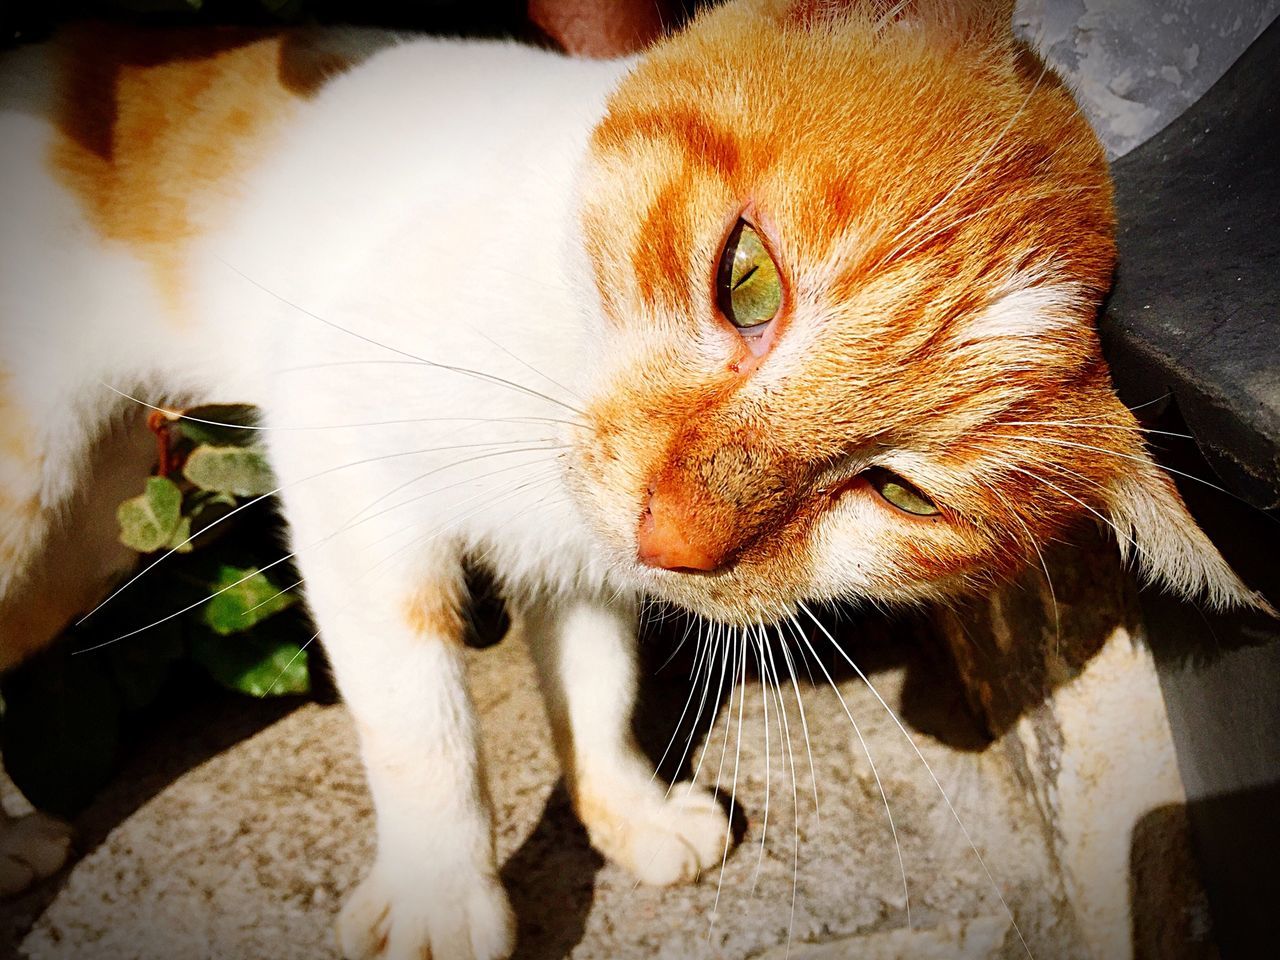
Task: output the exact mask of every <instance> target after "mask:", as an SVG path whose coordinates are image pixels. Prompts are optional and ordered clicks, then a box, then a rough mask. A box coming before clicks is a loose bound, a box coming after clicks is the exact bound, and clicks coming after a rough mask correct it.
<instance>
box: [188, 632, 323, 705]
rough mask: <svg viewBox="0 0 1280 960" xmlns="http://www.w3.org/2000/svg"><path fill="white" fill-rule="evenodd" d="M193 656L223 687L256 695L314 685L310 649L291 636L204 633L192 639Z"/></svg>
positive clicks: (301, 690)
mask: <svg viewBox="0 0 1280 960" xmlns="http://www.w3.org/2000/svg"><path fill="white" fill-rule="evenodd" d="M191 657H192V659H193V660H195V661H196V662H197V663H199V664H200V665H201V666H203V667H204V668H205V669H206V670H207V671H209V675H210V676H211V677H213V679H214V680H216V681H217V682H218V683H220V684H222V685H223V686H224V687H228V688H230V689H232V690H238V691H240V692H241V693H247V694H250V695H252V696H255V697H266V696H281V695H284V694H301V693H307V692H309V691H310V689H311V675H310V670H309V669H308V664H307V653H306V651H305V650H304V649H303V648H302V647H301V646H300V645H298V644H297V643H294V642H292V641H289V640H278V639H273V638H270V637H260V636H258V635H256V634H245V635H241V636H236V637H219V636H216V635H214V634H201V635H199V636H197V637H195V638H193V639H192V641H191Z"/></svg>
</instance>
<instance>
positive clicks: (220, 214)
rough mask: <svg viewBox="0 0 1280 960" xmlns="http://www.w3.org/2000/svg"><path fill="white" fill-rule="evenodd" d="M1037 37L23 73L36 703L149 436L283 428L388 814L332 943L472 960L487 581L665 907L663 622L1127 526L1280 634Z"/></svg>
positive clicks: (860, 29) (911, 18)
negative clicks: (127, 426) (1251, 582)
mask: <svg viewBox="0 0 1280 960" xmlns="http://www.w3.org/2000/svg"><path fill="white" fill-rule="evenodd" d="M1010 16H1011V4H1009V3H1008V2H1007V0H989V2H988V0H969V2H965V3H954V2H944V0H917V2H905V3H896V4H890V3H885V2H876V0H845V2H821V0H730V2H728V3H726V4H724V5H723V6H719V7H714V8H709V9H706V10H704V11H702V12H700V13H699V14H698V15H697V16H696V17H695V18H694V19H693V20H692V22H691V23H689V24H688V25H687V26H686V27H684V28H683V29H682V30H680V31H679V32H677V33H675V34H673V35H671V36H669V37H667V38H664V39H663V40H661V41H660V42H659V43H657V44H656V45H655V46H653V47H652V48H651V49H650V50H648V51H647V52H646V53H644V54H643V55H641V56H639V57H638V58H633V59H625V60H618V61H610V62H591V61H583V60H573V59H569V58H565V57H562V56H559V55H556V54H553V53H549V52H546V51H541V50H536V49H532V48H526V47H521V46H517V45H514V44H504V43H463V42H459V41H447V40H435V39H404V38H388V37H386V36H385V35H381V34H374V33H366V32H359V31H345V30H333V31H309V32H304V33H298V34H284V35H279V34H265V33H255V32H245V31H221V32H220V31H210V32H206V33H202V34H196V35H183V36H177V35H173V34H169V33H150V34H143V33H137V34H117V33H113V32H110V31H104V30H96V29H87V30H81V31H78V32H77V31H72V32H68V33H67V34H65V35H64V36H62V38H61V39H59V40H58V41H56V42H55V43H54V44H52V45H50V46H45V47H34V48H29V49H23V50H19V51H16V52H13V53H10V54H8V55H7V57H6V58H5V61H4V63H3V66H2V67H0V109H2V110H3V112H2V113H0V157H2V159H0V164H2V169H3V178H2V180H0V210H3V211H5V220H4V222H3V227H2V228H0V246H2V254H3V256H2V257H0V345H2V348H3V352H2V353H0V357H2V358H3V359H2V360H0V424H2V425H3V426H2V427H0V429H2V430H3V433H2V434H0V439H3V444H2V445H0V477H2V478H3V480H2V485H0V612H2V613H3V619H0V645H2V647H3V649H4V650H6V651H8V654H7V662H14V661H15V660H17V659H19V658H20V657H21V656H22V655H24V654H25V653H26V652H28V651H30V650H32V649H35V648H37V647H38V646H39V645H40V644H42V643H44V642H46V641H47V640H48V639H49V637H50V636H52V634H53V633H55V632H56V627H57V626H60V625H61V624H63V623H65V622H66V621H67V620H68V619H70V618H72V617H73V616H75V615H77V614H79V613H81V612H83V611H84V610H86V609H88V608H90V607H92V606H93V605H94V603H95V602H96V601H97V600H98V599H99V597H100V595H101V593H102V592H103V589H104V586H105V585H106V584H107V583H108V582H109V580H110V577H111V575H112V574H113V572H116V571H118V570H119V569H121V566H122V564H123V563H124V562H125V561H124V559H122V557H121V556H120V555H119V553H118V551H117V550H116V548H115V547H114V546H113V545H112V538H113V536H114V520H113V517H112V516H111V514H110V512H109V510H106V509H105V508H103V507H101V505H98V506H96V507H95V504H97V502H98V501H107V500H110V499H111V498H107V497H101V496H98V497H95V496H87V495H86V494H85V493H84V490H85V489H86V487H85V482H86V478H87V476H88V474H89V472H90V468H89V467H88V466H87V464H88V463H89V462H90V461H91V460H93V459H95V458H98V457H99V455H98V454H97V453H95V451H97V450H99V449H100V448H101V446H102V442H103V440H104V438H106V437H108V436H109V435H111V434H112V431H114V430H118V429H119V423H120V420H121V418H123V417H126V416H128V415H129V414H130V412H134V413H136V411H137V410H138V408H139V406H140V405H152V406H154V407H157V408H170V407H174V408H181V407H183V406H185V405H188V404H191V403H195V402H201V401H211V400H222V401H227V400H234V401H243V402H250V403H254V404H256V405H258V406H259V407H260V408H261V409H262V411H263V416H264V435H265V441H266V444H267V447H268V451H269V455H270V458H271V462H272V465H273V467H274V469H275V471H276V475H277V477H278V478H279V490H278V493H279V497H280V502H281V506H282V509H283V512H284V515H285V517H286V518H287V521H288V523H289V527H290V531H291V534H290V535H291V538H292V541H291V552H292V553H293V555H294V556H295V559H296V562H297V564H298V566H299V568H300V570H301V572H302V574H303V576H304V577H305V580H306V583H305V591H306V599H307V602H308V604H309V606H310V609H311V612H312V613H313V615H314V617H315V621H316V623H317V625H318V627H319V630H320V633H321V637H322V639H323V642H324V645H325V650H326V652H327V654H328V656H329V659H330V661H331V663H332V666H333V669H334V672H335V676H336V679H337V682H338V685H339V688H340V690H341V693H342V695H343V697H344V699H345V701H346V702H347V704H348V705H349V708H350V712H351V715H352V717H353V720H354V722H355V725H356V728H357V730H358V732H359V737H360V743H361V749H362V754H363V758H364V762H365V766H366V771H367V775H368V782H369V787H370V790H371V793H372V796H373V799H374V804H375V808H376V810H377V854H376V858H375V860H374V863H373V865H372V868H371V870H370V872H369V874H368V876H367V878H366V879H365V880H364V881H363V882H362V883H361V884H360V885H359V887H358V888H357V889H356V890H355V891H354V892H353V893H352V894H351V895H350V897H349V899H348V901H347V903H346V905H345V906H344V907H343V909H342V912H341V914H340V916H339V918H338V936H339V940H340V944H341V947H342V950H343V952H344V954H345V955H346V956H348V957H372V956H387V957H391V958H396V960H399V958H410V957H412V958H418V957H423V956H431V957H434V958H436V960H455V958H480V960H490V958H498V957H505V956H507V955H509V953H510V952H511V950H512V949H513V937H514V932H513V931H514V924H513V918H512V915H511V911H510V908H509V906H508V903H507V899H506V896H505V894H504V892H503V889H502V885H501V883H500V881H499V878H498V873H497V865H496V863H495V859H494V849H493V840H492V835H491V826H490V815H489V809H488V807H489V801H488V798H487V792H486V788H485V782H484V777H483V773H482V770H481V767H480V763H479V758H478V756H477V746H476V731H475V723H474V720H473V718H472V715H471V711H470V708H469V705H468V701H467V693H466V686H465V681H464V676H463V667H462V652H461V649H460V643H459V638H460V637H461V635H462V632H463V625H462V622H461V620H460V614H459V599H460V595H461V592H462V573H461V571H462V561H463V560H464V559H470V560H473V561H476V562H481V563H483V564H484V565H486V566H488V567H490V568H492V569H493V570H494V571H495V573H496V576H497V577H498V580H499V582H500V583H501V585H502V588H503V590H504V593H505V595H506V596H507V598H508V600H509V601H510V603H511V604H512V606H513V609H514V610H515V611H516V612H517V615H518V616H519V618H520V620H521V623H522V626H523V630H524V632H525V633H526V634H527V635H528V636H529V637H530V639H531V644H532V648H533V653H534V659H535V661H536V663H537V666H538V671H539V675H540V680H541V683H542V686H543V688H544V694H545V697H546V703H547V708H548V713H549V716H550V717H551V720H552V727H553V730H554V734H555V739H556V744H557V750H558V753H559V756H560V760H561V763H562V765H563V768H564V772H565V779H566V782H567V784H568V785H569V789H570V793H571V795H572V798H573V801H574V805H575V808H576V810H577V811H578V814H579V815H580V817H581V819H582V821H583V823H584V824H585V826H586V827H587V830H588V833H589V835H590V838H591V841H592V843H593V844H594V845H595V846H596V847H597V848H598V849H599V850H600V851H601V852H602V853H603V854H605V855H606V856H608V857H610V858H612V859H613V860H615V861H617V862H619V863H621V864H623V865H624V866H626V867H628V868H629V869H630V870H631V871H632V872H633V873H634V874H635V875H636V877H637V878H638V879H640V880H642V881H645V882H649V883H656V884H668V883H679V882H686V881H692V880H695V879H696V878H697V877H698V876H699V875H700V874H701V873H703V872H704V871H707V870H710V869H712V868H713V867H714V866H716V865H717V864H718V863H719V862H720V859H721V856H722V855H723V852H724V850H725V845H726V844H727V843H729V842H730V839H731V831H730V829H729V824H728V822H727V819H726V815H725V812H724V810H723V809H722V807H721V806H720V804H719V803H718V802H717V800H716V799H715V797H713V796H712V795H711V794H710V793H709V792H707V791H705V790H703V789H702V788H701V787H691V788H689V789H679V790H674V791H671V792H670V793H668V791H667V790H666V789H665V788H664V785H662V784H659V783H658V782H656V781H655V780H654V779H653V776H652V769H651V766H650V765H649V761H648V760H646V759H645V758H644V757H643V756H642V755H641V753H640V751H639V750H638V749H637V747H636V745H635V744H634V742H633V739H632V735H631V732H630V715H631V709H632V705H633V699H634V690H635V680H636V678H635V666H634V661H633V645H634V639H635V630H636V616H637V608H638V604H639V603H640V601H641V598H643V597H656V598H660V599H662V600H665V601H668V602H671V603H674V604H676V605H678V606H680V607H683V608H685V609H687V610H690V611H693V612H695V613H697V614H700V615H702V616H704V617H707V618H710V619H713V620H717V621H720V622H723V623H725V624H728V625H730V626H731V627H733V628H738V629H741V628H745V627H749V626H753V625H756V624H761V623H770V622H778V621H781V622H784V623H785V622H788V621H792V620H794V618H796V617H797V616H800V615H803V614H806V613H807V611H808V607H807V606H806V604H807V603H809V602H811V601H827V600H835V599H843V600H853V601H858V602H871V603H876V604H884V605H900V604H920V603H929V602H934V601H939V600H945V599H948V598H952V597H955V596H957V595H959V594H962V593H965V592H971V591H975V590H982V589H984V588H985V587H987V586H988V585H990V584H991V583H992V582H994V581H995V580H997V579H999V578H1002V577H1005V576H1007V575H1010V574H1012V573H1014V572H1016V571H1017V570H1019V569H1022V568H1023V567H1024V566H1026V565H1027V564H1034V563H1036V562H1037V558H1038V555H1039V549H1040V547H1039V545H1040V544H1043V543H1045V542H1047V541H1048V540H1049V539H1051V538H1054V537H1057V536H1060V535H1063V534H1064V533H1066V532H1067V531H1069V530H1070V529H1071V528H1072V527H1073V526H1075V525H1078V524H1081V523H1091V522H1098V521H1100V522H1102V523H1104V524H1106V525H1107V526H1109V527H1110V528H1112V529H1113V530H1114V532H1115V536H1116V541H1117V544H1118V546H1119V549H1120V550H1122V551H1124V552H1125V553H1126V554H1127V555H1128V556H1129V557H1130V559H1131V560H1132V563H1133V565H1134V566H1135V567H1136V568H1137V570H1138V571H1139V572H1140V574H1141V575H1142V576H1144V577H1146V578H1147V579H1149V580H1151V581H1154V582H1157V583H1160V584H1163V585H1165V586H1166V587H1168V588H1169V589H1171V590H1174V591H1176V592H1178V593H1180V594H1183V595H1187V596H1198V597H1200V598H1201V599H1202V600H1203V601H1204V602H1206V603H1208V604H1211V605H1217V606H1223V605H1232V604H1235V605H1252V606H1263V605H1264V601H1262V600H1261V599H1260V598H1259V597H1257V596H1256V595H1255V594H1253V593H1252V592H1251V591H1250V590H1249V589H1248V588H1247V587H1246V586H1245V585H1244V584H1242V583H1241V582H1240V581H1239V580H1238V579H1237V578H1236V576H1235V575H1234V574H1233V573H1232V571H1231V570H1230V569H1229V568H1228V566H1227V565H1226V563H1225V562H1224V561H1223V559H1222V558H1221V557H1220V555H1219V554H1218V552H1217V551H1216V550H1215V548H1214V547H1213V546H1212V544H1211V543H1210V542H1209V541H1208V539H1207V538H1206V537H1205V536H1204V535H1203V534H1202V533H1201V532H1200V530H1199V529H1198V528H1197V527H1196V525H1195V523H1194V521H1193V520H1192V519H1191V517H1190V516H1189V514H1188V513H1187V510H1186V508H1185V507H1184V505H1183V503H1182V501H1181V499H1180V498H1179V495H1178V493H1177V491H1176V489H1175V488H1174V486H1173V485H1172V483H1171V482H1170V481H1169V479H1168V478H1167V476H1166V475H1165V474H1164V473H1163V472H1161V470H1159V469H1158V468H1157V466H1156V465H1155V463H1154V461H1153V460H1152V458H1151V456H1150V454H1149V452H1148V450H1147V449H1146V446H1145V444H1144V440H1143V434H1142V432H1141V430H1140V428H1139V427H1138V424H1137V422H1136V421H1135V419H1134V417H1133V415H1132V414H1131V412H1130V411H1129V410H1127V409H1126V408H1125V407H1124V406H1122V405H1121V404H1120V403H1119V401H1118V400H1117V399H1116V397H1115V396H1114V393H1113V391H1112V387H1111V384H1110V381H1109V375H1108V372H1107V369H1106V366H1105V364H1104V361H1103V359H1102V356H1101V353H1100V349H1099V345H1098V339H1097V335H1096V333H1095V330H1094V326H1093V320H1094V316H1095V313H1096V310H1097V307H1098V304H1099V301H1100V299H1101V298H1102V296H1103V295H1104V294H1105V292H1106V290H1107V287H1108V284H1109V281H1110V277H1111V271H1112V266H1113V261H1114V242H1113V227H1114V224H1113V214H1112V208H1111V190H1110V185H1109V181H1108V174H1107V166H1106V163H1105V160H1104V156H1103V152H1102V150H1101V148H1100V146H1099V145H1098V143H1097V141H1096V139H1095V137H1094V135H1093V134H1092V132H1091V131H1090V129H1089V127H1088V125H1087V123H1086V122H1085V120H1084V119H1083V118H1082V116H1081V115H1080V113H1079V111H1078V109H1077V107H1076V105H1075V103H1074V102H1073V100H1072V98H1071V95H1070V93H1069V91H1067V90H1066V89H1065V88H1064V86H1063V85H1062V84H1061V82H1060V81H1058V80H1057V79H1056V78H1055V76H1054V75H1053V74H1052V73H1051V72H1049V71H1048V70H1047V69H1046V68H1045V67H1044V66H1043V65H1042V64H1041V63H1040V61H1038V60H1037V59H1036V58H1035V56H1034V55H1033V54H1032V53H1031V52H1030V51H1029V50H1028V49H1027V48H1026V47H1025V46H1023V45H1021V44H1020V43H1018V42H1017V41H1015V39H1014V38H1013V35H1012V33H1011V29H1010ZM97 485H98V481H96V480H94V481H93V482H92V483H91V484H90V488H91V489H96V488H97ZM112 502H118V500H116V501H112ZM95 538H98V539H100V540H101V542H97V540H96V539H95ZM57 551H62V552H64V553H65V552H68V551H69V552H70V553H72V554H74V555H75V556H78V557H83V558H88V559H87V560H85V562H83V563H82V564H81V566H82V567H83V568H84V569H81V570H79V571H77V572H75V574H74V575H72V573H70V572H68V571H67V570H66V568H65V566H64V565H62V564H50V563H48V562H47V561H42V560H41V558H42V557H47V556H49V555H50V553H51V552H57ZM90 561H91V562H90ZM139 576H145V570H144V571H143V573H141V574H138V575H137V576H135V577H134V578H133V579H131V580H130V581H128V582H127V583H126V585H125V587H122V588H120V589H126V588H131V587H132V584H133V581H134V580H137V579H138V577H139ZM142 584H143V585H145V580H143V581H142ZM59 585H61V586H59ZM55 588H56V589H55ZM135 589H136V587H135ZM117 592H118V591H117ZM113 596H114V593H113V594H111V595H110V596H107V597H106V601H105V602H110V601H111V599H112V597H113ZM157 602H159V600H157ZM16 611H25V612H23V613H22V614H21V615H19V614H18V613H17V612H16ZM30 611H38V613H39V616H36V615H34V614H32V613H31V612H30ZM172 612H173V611H167V610H161V611H159V613H160V614H163V615H166V616H167V615H169V614H170V613H172ZM33 624H36V625H37V626H33ZM124 642H127V640H126V641H124Z"/></svg>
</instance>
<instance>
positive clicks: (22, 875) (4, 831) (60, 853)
mask: <svg viewBox="0 0 1280 960" xmlns="http://www.w3.org/2000/svg"><path fill="white" fill-rule="evenodd" d="M71 835H72V831H71V827H70V826H69V825H68V824H66V823H64V822H63V821H61V820H58V819H56V818H54V817H51V816H49V815H48V814H44V813H38V812H37V813H32V814H28V815H27V816H25V817H18V818H17V819H13V820H3V821H0V897H13V896H17V895H18V894H20V893H23V892H24V891H26V890H27V889H28V888H29V887H30V886H31V885H32V884H34V883H36V882H37V881H40V880H43V879H45V878H46V877H51V876H53V874H55V873H57V872H58V871H59V870H60V869H62V865H63V864H64V863H66V862H67V858H68V857H70V856H71Z"/></svg>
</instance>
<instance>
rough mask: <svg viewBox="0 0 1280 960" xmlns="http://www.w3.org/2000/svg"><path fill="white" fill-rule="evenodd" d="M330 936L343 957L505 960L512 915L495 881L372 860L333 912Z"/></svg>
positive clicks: (512, 938) (508, 952) (510, 942)
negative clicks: (370, 867) (425, 871)
mask: <svg viewBox="0 0 1280 960" xmlns="http://www.w3.org/2000/svg"><path fill="white" fill-rule="evenodd" d="M337 935H338V947H339V949H340V950H341V951H342V956H343V957H344V958H345V960H368V958H374V957H376V958H379V960H505V958H507V957H509V956H510V955H511V951H512V950H513V949H514V948H515V917H514V916H513V914H512V912H511V907H510V906H509V904H508V903H507V894H506V891H504V890H503V889H502V884H501V882H500V881H499V880H498V879H497V877H493V876H483V875H479V874H477V873H476V872H475V871H474V870H473V869H471V868H463V869H459V870H454V871H448V870H442V871H439V872H437V873H435V874H434V875H431V876H426V877H424V876H423V875H422V874H421V872H420V871H412V870H397V869H394V868H392V867H390V866H388V865H386V864H384V863H378V864H375V865H374V868H373V870H372V872H371V873H370V874H369V876H368V877H366V878H365V879H364V881H363V882H362V883H361V884H360V886H358V887H357V888H356V889H355V892H353V893H352V894H351V896H350V898H348V900H347V902H346V905H345V906H344V907H343V908H342V912H341V913H340V914H339V915H338V922H337Z"/></svg>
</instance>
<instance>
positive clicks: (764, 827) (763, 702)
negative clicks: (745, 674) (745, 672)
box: [751, 624, 772, 894]
mask: <svg viewBox="0 0 1280 960" xmlns="http://www.w3.org/2000/svg"><path fill="white" fill-rule="evenodd" d="M757 626H758V628H759V632H758V633H757V636H756V638H755V639H756V649H755V654H756V662H757V664H758V665H759V668H760V706H761V708H762V709H763V710H764V818H763V820H762V821H761V825H760V853H759V855H758V856H757V857H756V869H755V873H754V874H753V875H752V877H751V892H752V893H753V894H754V893H755V892H756V884H757V883H759V881H760V868H761V867H762V866H763V865H764V843H765V837H767V836H768V835H769V781H770V779H771V777H772V769H771V765H770V762H769V693H768V689H767V686H766V681H767V679H768V673H767V672H766V670H765V666H764V643H765V635H764V625H763V624H757Z"/></svg>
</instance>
